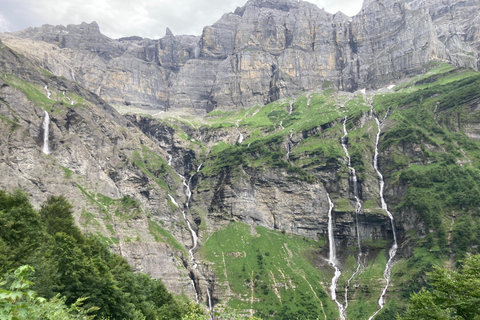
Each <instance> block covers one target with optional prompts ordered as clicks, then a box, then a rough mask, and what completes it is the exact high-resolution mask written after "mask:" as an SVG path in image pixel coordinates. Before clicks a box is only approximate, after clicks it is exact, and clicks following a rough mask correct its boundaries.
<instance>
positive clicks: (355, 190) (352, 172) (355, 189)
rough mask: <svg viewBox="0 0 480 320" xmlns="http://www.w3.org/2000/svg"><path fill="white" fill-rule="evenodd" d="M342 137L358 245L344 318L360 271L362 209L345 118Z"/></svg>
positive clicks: (346, 287)
mask: <svg viewBox="0 0 480 320" xmlns="http://www.w3.org/2000/svg"><path fill="white" fill-rule="evenodd" d="M343 133H344V135H343V137H342V140H341V144H342V148H343V150H344V151H345V154H346V156H347V159H348V177H349V182H351V183H352V184H353V196H354V199H355V226H356V231H357V244H358V256H357V268H356V270H355V272H354V273H353V274H352V276H351V277H350V279H348V281H347V284H346V285H345V308H344V316H345V317H346V313H347V308H348V288H349V287H350V282H351V281H352V279H353V278H354V277H355V275H356V274H357V273H358V272H359V271H360V266H361V259H362V255H363V254H362V245H361V239H360V230H359V226H358V214H359V213H360V210H361V209H362V202H361V201H360V198H359V197H358V183H357V174H356V172H355V168H354V167H352V163H351V158H350V154H349V153H348V146H347V135H348V132H347V117H345V120H344V121H343Z"/></svg>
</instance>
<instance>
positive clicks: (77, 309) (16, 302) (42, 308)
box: [0, 266, 98, 320]
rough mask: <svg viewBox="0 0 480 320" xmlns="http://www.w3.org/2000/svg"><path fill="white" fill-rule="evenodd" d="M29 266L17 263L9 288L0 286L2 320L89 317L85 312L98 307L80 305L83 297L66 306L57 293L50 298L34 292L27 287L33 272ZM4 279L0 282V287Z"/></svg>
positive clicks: (84, 318) (82, 318)
mask: <svg viewBox="0 0 480 320" xmlns="http://www.w3.org/2000/svg"><path fill="white" fill-rule="evenodd" d="M33 271H34V270H33V268H32V267H31V266H21V267H19V268H18V269H17V270H15V272H14V279H15V280H14V281H13V283H12V284H11V285H10V289H9V290H8V289H3V288H0V317H1V319H5V320H20V319H49V320H70V319H79V320H89V319H93V316H91V315H88V314H89V313H91V312H94V311H96V310H97V309H98V308H90V309H89V310H85V309H84V308H82V307H81V305H82V303H83V301H84V300H85V298H80V299H78V300H77V301H76V302H75V303H74V304H72V305H71V306H70V307H67V305H65V298H60V297H59V295H57V296H55V297H53V298H52V299H50V300H47V299H44V298H41V297H37V293H36V292H35V291H33V290H30V286H31V285H32V284H33V282H31V281H30V280H28V279H29V276H30V275H31V274H32V273H33ZM5 283H6V282H2V283H0V287H1V286H3V285H5Z"/></svg>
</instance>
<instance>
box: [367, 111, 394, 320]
mask: <svg viewBox="0 0 480 320" xmlns="http://www.w3.org/2000/svg"><path fill="white" fill-rule="evenodd" d="M372 109H373V107H372ZM372 111H373V110H372ZM374 118H375V122H376V123H377V127H378V132H377V137H376V139H375V155H374V157H373V167H374V168H375V171H376V172H377V175H378V180H379V184H380V201H381V203H382V209H383V210H385V212H386V213H387V214H388V217H389V218H390V222H391V224H392V232H393V246H392V248H391V249H390V251H389V252H388V255H389V258H388V261H387V265H386V266H385V271H384V272H383V277H384V278H385V281H386V284H385V288H384V289H383V291H382V294H381V295H380V298H379V299H378V306H379V307H380V308H379V309H378V310H377V311H376V312H375V313H374V314H373V315H372V316H371V317H370V318H368V320H371V319H373V317H375V316H376V315H377V313H378V312H380V310H382V309H383V307H384V306H385V295H386V294H387V289H388V286H389V285H390V273H391V272H392V268H393V266H394V264H395V263H394V261H393V259H394V258H395V255H396V254H397V248H398V243H397V234H396V231H395V220H394V218H393V215H392V214H391V213H390V211H388V207H387V203H386V202H385V198H384V196H383V191H384V187H385V181H384V180H383V175H382V174H381V173H380V170H379V169H378V143H379V141H380V133H381V123H380V121H379V120H378V117H377V116H376V115H375V114H374Z"/></svg>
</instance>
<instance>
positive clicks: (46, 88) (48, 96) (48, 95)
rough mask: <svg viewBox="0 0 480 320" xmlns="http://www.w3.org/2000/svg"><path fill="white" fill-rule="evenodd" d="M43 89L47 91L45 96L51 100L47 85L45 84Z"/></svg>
mask: <svg viewBox="0 0 480 320" xmlns="http://www.w3.org/2000/svg"><path fill="white" fill-rule="evenodd" d="M45 91H46V92H47V98H48V99H50V100H51V99H52V98H51V96H52V93H51V92H50V90H48V86H45Z"/></svg>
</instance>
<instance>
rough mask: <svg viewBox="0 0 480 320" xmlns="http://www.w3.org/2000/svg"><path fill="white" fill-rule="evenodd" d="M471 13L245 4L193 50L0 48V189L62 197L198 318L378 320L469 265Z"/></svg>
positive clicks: (475, 239)
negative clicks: (437, 276)
mask: <svg viewBox="0 0 480 320" xmlns="http://www.w3.org/2000/svg"><path fill="white" fill-rule="evenodd" d="M479 9H480V1H479V0H469V1H459V0H458V1H456V0H442V1H440V0H429V1H426V0H365V1H364V3H363V7H362V9H361V11H360V12H359V13H358V14H357V15H356V16H353V17H348V16H346V15H345V14H343V13H341V12H338V13H335V14H330V13H327V12H325V11H324V10H323V9H319V8H318V7H316V6H315V5H313V4H311V3H309V2H303V1H296V0H295V1H294V0H249V1H248V2H247V3H246V4H245V5H244V6H243V7H239V8H237V9H236V10H235V11H234V12H231V13H226V14H224V15H223V16H222V17H221V18H220V20H218V22H216V23H215V24H213V25H212V26H207V27H205V28H204V30H203V33H202V35H201V36H185V35H182V36H179V35H174V34H173V33H172V32H171V31H170V30H169V29H167V30H166V34H165V36H164V37H163V38H161V39H155V40H152V39H144V38H141V37H137V36H132V37H127V38H121V39H110V38H108V37H106V36H104V35H102V34H101V32H100V27H99V26H98V24H97V23H95V22H93V23H90V24H87V23H82V24H81V25H68V26H66V27H65V26H51V25H44V26H42V27H35V28H29V29H26V30H23V31H19V32H14V33H4V34H0V39H1V42H0V131H1V136H2V139H1V140H0V177H1V178H0V187H1V189H4V190H7V191H9V192H13V191H15V190H18V189H20V190H23V191H24V192H25V193H26V194H28V195H29V196H30V197H31V199H32V200H31V201H32V203H33V204H34V206H35V207H37V208H39V207H40V206H41V204H42V203H43V202H44V201H45V200H46V199H47V198H48V196H51V195H55V196H57V195H64V196H66V197H67V199H68V200H69V201H70V202H71V204H72V206H73V209H74V218H75V222H76V224H77V225H78V226H79V227H80V228H81V229H82V231H84V232H86V233H89V234H92V235H95V236H97V237H98V238H99V239H101V241H102V242H104V243H105V244H107V245H108V246H109V247H110V249H111V250H112V251H113V252H115V253H117V254H119V255H121V256H122V257H123V258H125V259H126V260H127V261H128V263H129V264H130V266H131V267H132V269H133V270H134V271H135V272H144V273H147V274H149V275H151V276H152V277H154V278H160V279H162V281H163V282H164V283H165V285H166V286H167V288H168V289H169V290H170V291H172V292H174V293H175V294H177V295H183V297H184V299H187V300H194V301H197V302H199V303H201V304H203V305H204V308H205V309H206V310H208V311H209V312H210V313H209V314H211V317H212V318H218V319H230V318H234V317H237V316H238V317H240V316H254V315H255V316H257V317H259V318H273V319H294V318H295V319H296V318H299V319H308V318H310V319H316V318H321V319H323V318H325V319H393V318H395V317H396V316H397V314H399V315H402V314H403V312H405V310H406V303H407V300H408V298H409V296H410V294H411V293H413V292H418V291H420V290H421V289H422V288H425V287H427V283H426V275H427V274H428V273H429V272H431V271H432V270H433V268H434V266H446V267H453V266H455V265H457V264H459V263H460V262H461V261H462V260H463V259H465V257H466V256H468V255H470V254H474V253H478V252H479V248H480V233H479V230H480V218H479V215H478V212H479V211H480V73H479V72H478V71H479V68H480V57H479V50H480V20H479V19H480V18H479V17H480V14H479ZM1 210H2V209H1V208H0V212H1ZM0 221H3V220H0ZM2 241H3V240H2ZM0 244H1V242H0ZM0 253H1V252H0ZM232 310H233V311H232ZM132 319H133V318H132Z"/></svg>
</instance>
